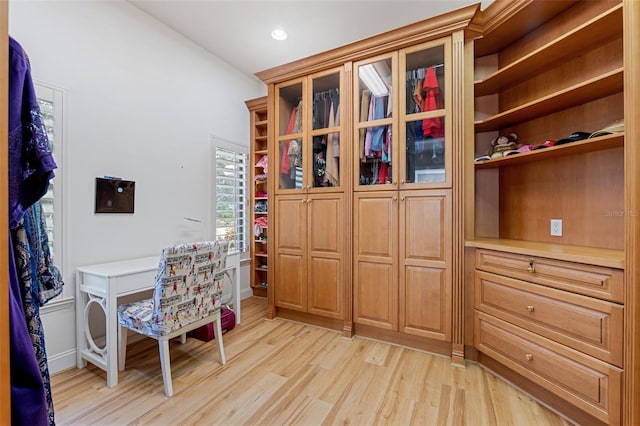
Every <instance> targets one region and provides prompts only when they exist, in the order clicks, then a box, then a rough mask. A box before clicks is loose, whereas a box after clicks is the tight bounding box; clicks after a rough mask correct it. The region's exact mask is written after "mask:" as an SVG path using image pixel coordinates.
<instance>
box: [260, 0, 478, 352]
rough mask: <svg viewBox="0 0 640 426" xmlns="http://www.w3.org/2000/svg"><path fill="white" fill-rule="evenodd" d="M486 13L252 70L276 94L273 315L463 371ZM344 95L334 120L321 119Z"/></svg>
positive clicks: (459, 14)
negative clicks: (472, 168)
mask: <svg viewBox="0 0 640 426" xmlns="http://www.w3.org/2000/svg"><path fill="white" fill-rule="evenodd" d="M478 11H479V6H478V5H472V6H468V7H465V8H462V9H459V10H456V11H453V12H451V13H447V14H444V15H442V16H439V17H436V18H433V19H428V20H424V21H421V22H417V23H415V24H412V25H408V26H406V27H402V28H399V29H397V30H394V31H390V32H387V33H383V34H380V35H378V36H374V37H370V38H368V39H364V40H361V41H358V42H356V43H353V44H350V45H347V46H342V47H339V48H336V49H333V50H330V51H327V52H322V53H319V54H317V55H314V56H312V57H309V58H304V59H301V60H299V61H295V62H292V63H290V64H285V65H283V66H280V67H276V68H273V69H269V70H265V71H263V72H260V73H257V74H256V75H257V76H258V78H260V79H261V80H262V81H263V82H265V83H266V84H267V85H268V90H269V92H268V93H269V95H268V96H269V109H270V111H273V114H271V115H270V117H271V118H270V121H269V123H270V126H269V127H270V134H271V135H272V137H273V140H274V144H273V146H272V147H270V151H269V152H270V155H271V156H273V157H274V161H273V162H272V163H273V164H274V169H275V170H276V173H278V178H277V179H275V180H274V179H271V180H270V182H271V183H270V185H271V188H272V191H273V192H274V194H275V197H276V198H275V199H274V200H275V204H274V207H273V209H272V211H271V212H270V214H273V215H274V223H275V225H274V226H275V227H276V228H275V229H274V228H272V229H271V234H272V235H274V236H275V240H276V242H275V244H276V247H274V253H273V254H272V253H270V257H271V256H273V257H272V259H274V274H275V275H274V287H273V290H274V293H273V294H274V300H273V307H274V312H275V315H283V316H288V317H292V316H293V315H292V314H291V313H292V312H295V313H296V315H295V316H293V317H295V319H298V320H303V321H308V322H317V320H318V318H328V319H332V320H334V319H338V320H339V321H342V330H343V334H344V335H345V336H348V337H350V336H352V335H353V334H354V333H360V334H364V335H366V334H369V335H372V336H373V337H376V338H382V339H385V340H389V341H394V342H396V343H401V344H406V345H410V346H414V347H419V348H421V349H427V350H434V351H436V352H439V353H443V354H447V355H451V356H452V358H453V359H454V361H455V362H458V363H462V362H463V332H462V328H463V323H462V320H461V319H459V317H458V316H454V314H453V313H454V312H458V313H460V312H462V308H463V304H464V294H463V281H464V280H463V277H464V266H463V256H462V253H463V252H464V239H463V223H464V218H463V215H464V210H463V203H462V198H463V197H462V195H463V192H462V185H463V181H464V179H465V178H464V174H463V173H461V172H462V168H463V164H464V155H463V150H464V140H465V139H466V137H467V136H468V135H466V134H465V133H466V132H467V131H466V130H465V129H468V128H470V127H472V126H473V123H472V114H470V111H472V103H473V102H472V101H473V99H472V92H471V85H470V84H469V82H470V73H469V71H468V70H471V65H472V62H473V49H472V48H473V44H472V39H473V37H475V36H476V35H477V32H476V30H477V29H478V22H476V21H475V19H476V16H477V13H478ZM336 89H337V90H336ZM336 95H337V96H336ZM335 99H339V109H340V112H339V113H338V108H337V105H336V104H335V103H334V108H328V112H329V113H331V112H333V120H332V119H331V114H327V113H326V112H325V113H324V114H320V112H321V111H322V110H324V111H327V107H326V105H327V104H329V105H331V102H332V100H335ZM319 101H320V102H321V103H317V102H319ZM323 105H324V106H323ZM338 141H339V146H338V145H337V144H336V142H338ZM330 148H332V149H330ZM330 162H331V164H330ZM336 171H337V172H336ZM334 218H335V219H334ZM316 233H317V235H316ZM313 238H315V240H312V239H313ZM338 239H340V240H338ZM302 314H306V316H303V315H302ZM322 324H325V325H326V322H323V323H322ZM329 325H330V326H334V325H335V323H331V324H329ZM356 326H358V327H359V331H358V330H356ZM379 331H382V332H389V334H379ZM368 332H371V333H368Z"/></svg>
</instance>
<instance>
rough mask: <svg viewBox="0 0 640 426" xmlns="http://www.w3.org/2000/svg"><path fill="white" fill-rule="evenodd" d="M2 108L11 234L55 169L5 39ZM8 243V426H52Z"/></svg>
mask: <svg viewBox="0 0 640 426" xmlns="http://www.w3.org/2000/svg"><path fill="white" fill-rule="evenodd" d="M8 108H9V121H8V130H9V144H8V145H9V184H8V188H9V191H8V192H9V200H8V205H9V228H10V229H11V230H15V229H17V228H18V225H19V224H21V221H22V219H23V217H24V212H25V211H26V209H28V208H29V207H30V206H31V205H33V204H34V203H35V202H36V201H37V200H39V199H40V198H42V196H43V195H44V194H45V193H46V192H47V189H48V187H49V180H51V179H52V178H53V176H54V172H53V171H54V170H55V169H56V167H57V166H56V163H55V161H54V159H53V155H52V153H51V149H50V148H49V140H48V137H47V132H46V129H45V127H44V124H43V123H42V119H41V116H40V108H39V106H38V101H37V98H36V94H35V89H34V87H33V81H32V79H31V69H30V66H29V61H28V58H27V55H26V53H25V52H24V50H23V48H22V46H21V45H20V44H19V43H18V42H17V41H16V40H14V39H13V38H11V37H10V38H9V102H8ZM9 243H10V247H9V282H10V286H9V315H10V322H9V329H10V333H9V334H10V336H9V337H10V339H9V343H10V365H11V422H12V424H14V425H23V424H24V425H30V426H32V425H47V424H54V414H53V411H52V408H53V404H52V403H51V404H49V403H48V402H47V395H46V394H45V388H44V382H45V380H48V378H43V375H42V373H41V371H40V367H39V365H38V361H37V359H36V355H35V351H37V350H38V346H39V345H41V347H44V341H42V342H37V343H35V344H34V343H33V342H32V340H31V338H30V335H29V331H28V328H27V319H26V317H25V310H24V308H23V303H22V290H21V283H20V280H19V277H18V270H17V268H16V259H15V257H14V247H15V245H14V241H13V238H12V237H11V233H10V235H9ZM28 305H29V306H33V305H31V304H30V303H29V304H28ZM34 348H35V351H34ZM44 362H45V363H46V357H45V359H44ZM50 407H51V408H50Z"/></svg>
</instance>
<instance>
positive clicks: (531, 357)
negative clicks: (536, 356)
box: [524, 354, 533, 361]
mask: <svg viewBox="0 0 640 426" xmlns="http://www.w3.org/2000/svg"><path fill="white" fill-rule="evenodd" d="M524 359H526V360H527V361H531V360H532V359H533V355H532V354H524Z"/></svg>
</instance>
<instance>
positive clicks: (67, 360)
mask: <svg viewBox="0 0 640 426" xmlns="http://www.w3.org/2000/svg"><path fill="white" fill-rule="evenodd" d="M47 363H48V365H49V375H51V374H55V373H59V372H61V371H63V370H68V369H70V368H75V366H76V350H75V348H74V349H72V350H69V351H65V352H62V353H59V354H55V355H53V356H50V357H49V356H48V357H47Z"/></svg>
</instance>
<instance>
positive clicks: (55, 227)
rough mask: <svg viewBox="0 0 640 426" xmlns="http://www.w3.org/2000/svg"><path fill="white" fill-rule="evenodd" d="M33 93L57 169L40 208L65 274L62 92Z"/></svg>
mask: <svg viewBox="0 0 640 426" xmlns="http://www.w3.org/2000/svg"><path fill="white" fill-rule="evenodd" d="M34 89H35V91H36V95H37V98H38V105H39V107H40V114H41V116H42V122H43V124H44V126H45V129H46V130H47V137H48V138H49V146H50V147H51V151H52V152H53V156H54V158H55V161H56V164H57V165H58V168H57V169H56V170H55V177H54V178H53V179H52V180H51V182H50V183H49V188H48V190H47V193H46V194H45V195H44V196H43V197H42V198H41V204H42V210H43V214H44V217H45V224H46V230H47V238H48V240H49V251H50V253H51V257H52V260H53V264H54V265H55V266H56V267H57V268H58V269H60V271H61V272H62V273H63V274H64V272H63V267H62V261H63V258H62V253H63V248H62V243H63V241H62V235H63V232H62V226H63V224H62V219H63V214H62V147H63V143H62V105H63V103H62V91H61V90H59V89H55V88H53V87H49V86H47V85H44V84H41V83H34ZM67 288H68V286H65V290H64V293H66V291H68V290H66V289H67ZM64 293H63V294H64ZM67 296H68V295H65V296H64V297H67Z"/></svg>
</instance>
